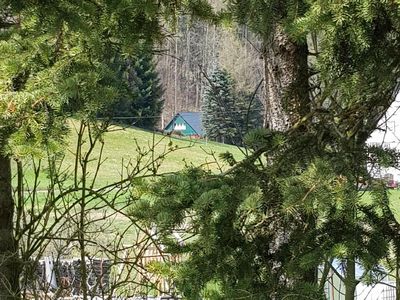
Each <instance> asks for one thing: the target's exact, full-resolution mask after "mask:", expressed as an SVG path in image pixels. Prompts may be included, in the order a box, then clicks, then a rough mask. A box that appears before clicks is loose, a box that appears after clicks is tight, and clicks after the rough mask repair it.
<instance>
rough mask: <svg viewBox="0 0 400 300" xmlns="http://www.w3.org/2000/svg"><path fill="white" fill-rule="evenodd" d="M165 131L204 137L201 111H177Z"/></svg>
mask: <svg viewBox="0 0 400 300" xmlns="http://www.w3.org/2000/svg"><path fill="white" fill-rule="evenodd" d="M164 132H172V133H176V134H179V135H182V136H189V137H198V138H199V137H202V136H203V126H202V123H201V113H200V112H180V113H177V114H176V115H175V116H174V117H173V118H172V120H171V121H170V122H169V123H168V125H167V126H166V127H165V128H164Z"/></svg>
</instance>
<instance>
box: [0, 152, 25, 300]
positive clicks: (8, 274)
mask: <svg viewBox="0 0 400 300" xmlns="http://www.w3.org/2000/svg"><path fill="white" fill-rule="evenodd" d="M13 215H14V201H13V197H12V187H11V163H10V158H9V157H7V156H3V155H0V299H4V300H11V299H18V298H19V275H20V269H21V268H20V264H19V259H18V250H17V242H16V240H15V236H14V229H13Z"/></svg>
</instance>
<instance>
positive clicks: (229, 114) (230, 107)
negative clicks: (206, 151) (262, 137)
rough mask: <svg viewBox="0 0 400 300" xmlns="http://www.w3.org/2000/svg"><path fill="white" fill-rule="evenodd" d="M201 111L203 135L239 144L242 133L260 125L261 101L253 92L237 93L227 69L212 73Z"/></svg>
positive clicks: (241, 139) (242, 137)
mask: <svg viewBox="0 0 400 300" xmlns="http://www.w3.org/2000/svg"><path fill="white" fill-rule="evenodd" d="M202 111H203V117H202V121H203V127H204V129H205V132H206V135H207V136H208V138H209V139H211V140H215V141H219V142H224V143H229V144H233V145H242V144H243V139H244V136H245V134H246V133H247V132H248V131H250V130H252V129H255V128H258V127H261V125H262V124H261V123H262V104H261V102H260V100H259V99H258V97H257V96H256V95H255V94H254V95H253V94H249V93H245V92H242V91H239V92H237V91H236V90H235V87H234V82H233V80H232V78H231V76H230V75H229V73H228V72H227V71H226V70H221V69H216V70H215V71H214V72H213V73H212V74H211V76H210V78H209V86H208V87H207V89H206V91H205V94H204V100H203V107H202Z"/></svg>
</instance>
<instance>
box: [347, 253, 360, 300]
mask: <svg viewBox="0 0 400 300" xmlns="http://www.w3.org/2000/svg"><path fill="white" fill-rule="evenodd" d="M357 284H358V281H357V279H356V263H355V261H354V259H351V258H349V259H348V260H347V263H346V275H345V279H344V285H345V296H344V299H345V300H354V299H355V296H354V295H355V292H356V287H357Z"/></svg>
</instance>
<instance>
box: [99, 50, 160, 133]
mask: <svg viewBox="0 0 400 300" xmlns="http://www.w3.org/2000/svg"><path fill="white" fill-rule="evenodd" d="M150 51H151V50H141V51H140V52H139V53H138V54H137V55H136V56H135V57H134V58H132V59H123V60H122V59H118V58H116V59H115V60H116V61H115V62H114V65H115V67H116V68H118V69H119V78H120V81H121V84H122V85H123V86H124V87H125V89H126V92H125V93H124V94H122V95H121V97H120V99H119V100H116V102H115V103H113V104H112V105H111V106H110V107H109V108H108V109H107V110H108V111H106V112H102V113H101V115H104V116H108V117H111V118H113V117H117V119H116V120H117V121H119V122H121V123H125V124H129V125H131V124H133V125H135V126H137V127H141V128H146V129H150V130H152V129H154V127H155V126H156V125H157V122H158V120H159V116H160V114H161V111H162V107H163V100H162V94H163V91H162V87H161V83H160V79H159V77H158V73H157V71H156V69H155V68H156V65H155V63H154V61H153V54H152V53H151V52H150ZM120 117H122V119H118V118H120ZM123 118H126V119H123Z"/></svg>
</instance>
